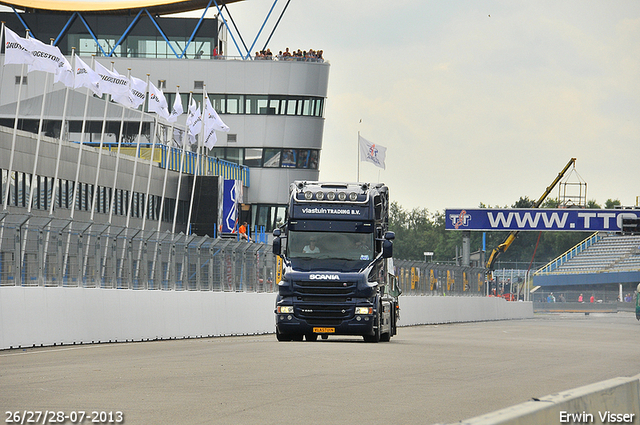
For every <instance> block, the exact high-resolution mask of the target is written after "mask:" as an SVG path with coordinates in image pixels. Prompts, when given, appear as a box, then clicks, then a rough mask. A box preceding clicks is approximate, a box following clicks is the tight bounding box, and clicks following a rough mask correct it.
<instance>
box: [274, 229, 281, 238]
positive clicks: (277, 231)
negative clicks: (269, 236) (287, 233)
mask: <svg viewBox="0 0 640 425" xmlns="http://www.w3.org/2000/svg"><path fill="white" fill-rule="evenodd" d="M280 234H281V233H280V229H273V236H274V237H278V236H280Z"/></svg>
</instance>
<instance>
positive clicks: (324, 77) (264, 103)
mask: <svg viewBox="0 0 640 425" xmlns="http://www.w3.org/2000/svg"><path fill="white" fill-rule="evenodd" d="M227 3H233V1H223V0H219V1H217V2H215V1H209V2H203V1H190V2H162V1H158V2H156V3H155V4H154V5H149V3H148V2H146V3H145V4H144V5H143V4H138V3H137V2H136V1H129V2H119V1H114V2H77V3H75V4H77V9H76V10H73V11H66V10H57V8H58V3H56V2H48V1H29V2H24V1H13V2H5V4H10V5H11V7H12V8H13V11H11V12H3V13H0V20H1V21H3V22H4V23H5V24H4V25H6V27H8V28H10V29H11V30H13V31H14V32H15V33H17V34H19V35H20V36H22V37H25V34H26V30H28V32H29V35H30V36H31V37H34V38H36V39H38V40H40V41H43V42H45V43H48V42H49V40H51V41H52V43H53V44H54V45H56V46H58V47H59V48H60V50H61V52H62V53H63V54H64V55H65V57H67V58H69V60H70V61H71V59H70V58H71V57H72V52H75V54H76V55H78V56H79V57H80V58H82V59H83V60H84V61H85V62H87V63H91V60H92V56H93V57H94V58H95V61H97V62H99V63H100V64H102V65H103V66H105V67H106V68H111V67H112V68H113V69H116V70H117V71H118V72H119V73H120V74H126V73H127V74H128V73H130V75H132V76H135V77H137V78H140V79H143V80H144V79H145V78H146V77H147V75H148V79H149V81H150V82H152V83H153V84H154V85H156V86H157V87H158V88H161V89H162V90H163V91H164V94H165V96H166V98H167V101H168V104H169V105H172V104H173V102H174V99H175V96H176V93H177V92H178V91H179V93H180V96H181V98H182V104H183V106H184V110H185V113H184V114H183V115H182V116H180V117H179V118H178V121H177V123H176V124H175V125H176V126H177V127H178V128H179V127H181V126H182V128H184V126H185V122H186V118H187V114H186V111H187V106H188V101H189V99H190V98H193V99H194V100H195V101H196V102H203V97H204V93H205V91H206V93H208V96H209V98H210V100H211V102H212V104H213V106H214V108H215V109H216V110H217V112H218V113H219V114H220V117H221V118H222V120H223V121H224V122H225V123H226V124H227V125H228V126H229V127H230V129H231V130H230V131H229V132H228V133H218V134H217V139H218V140H217V144H216V145H215V147H214V148H213V149H212V150H210V151H209V150H207V149H201V152H200V153H201V154H202V155H201V156H202V158H200V159H201V162H200V165H197V160H198V159H199V157H198V154H197V152H196V149H195V147H192V148H190V151H189V152H187V154H188V160H187V161H185V163H184V165H183V169H182V173H181V170H180V161H179V160H178V158H179V155H180V151H181V148H180V146H179V145H177V144H176V143H175V141H172V139H173V138H172V137H171V128H172V127H171V125H170V124H169V123H167V122H166V121H163V120H158V119H157V118H155V116H154V114H142V113H141V112H142V110H143V109H144V111H145V112H146V111H148V104H147V103H145V104H144V105H143V107H141V108H140V109H139V110H134V109H124V108H123V107H121V106H119V105H118V104H115V103H113V102H111V103H109V104H108V106H107V107H105V106H104V105H105V103H106V99H107V97H106V96H103V98H102V99H101V98H98V97H96V96H90V98H89V100H88V101H87V113H86V115H85V113H84V108H85V100H86V99H87V96H88V95H87V94H86V92H87V90H85V89H78V90H69V91H68V92H67V90H66V89H65V86H64V85H63V84H62V83H59V82H58V83H53V79H52V78H50V77H48V76H47V74H45V73H44V72H38V71H33V72H29V73H27V72H26V71H24V72H23V71H22V70H21V66H20V65H15V64H11V65H6V66H5V65H4V48H3V50H2V52H1V53H2V64H3V67H2V74H1V75H0V78H1V82H0V170H1V172H2V179H1V184H2V199H3V200H4V199H5V198H6V199H8V204H7V205H3V206H4V207H5V208H4V212H5V213H9V214H14V215H15V214H25V216H42V217H46V216H48V215H49V212H50V211H52V212H53V214H54V216H55V217H56V218H64V219H67V218H69V217H70V216H72V217H73V219H74V220H77V221H84V222H92V223H100V222H107V221H108V222H109V223H114V224H120V225H124V223H125V222H126V223H129V222H130V227H134V228H135V227H138V228H140V227H141V226H142V225H143V224H144V223H145V220H146V226H147V227H149V228H154V229H155V226H156V224H157V223H158V221H159V222H160V224H161V226H160V228H161V230H163V231H164V230H171V229H172V222H173V220H174V216H176V214H177V227H176V228H175V231H176V232H185V233H187V234H188V233H189V232H190V231H193V232H194V233H199V232H207V234H209V233H211V231H210V230H211V228H212V227H213V226H198V224H201V225H202V224H204V222H207V221H209V222H210V221H213V219H212V216H215V214H216V213H217V209H216V208H215V207H214V204H215V203H216V202H217V198H216V196H217V194H214V192H215V190H216V189H217V187H218V183H217V180H216V178H224V179H234V180H238V181H241V182H242V186H243V191H242V192H243V193H242V205H241V214H240V216H239V221H240V222H242V221H247V222H248V223H249V226H250V228H252V229H255V228H260V227H262V228H263V229H264V231H266V232H269V231H271V230H272V229H273V227H274V226H275V225H276V224H277V223H278V222H279V221H280V220H283V218H284V211H285V205H286V203H287V199H288V187H289V183H290V182H292V181H294V180H317V179H318V175H319V168H318V167H319V160H320V156H321V150H322V135H323V128H324V108H325V100H326V95H327V85H328V75H329V64H328V63H327V62H326V61H324V60H322V59H319V58H296V60H276V59H277V58H273V59H272V60H266V59H264V60H256V58H253V57H251V55H250V54H249V51H248V48H247V47H246V46H245V48H244V51H242V50H240V48H241V47H240V48H239V47H238V46H242V45H243V43H244V41H242V42H241V38H240V37H238V36H237V35H234V25H232V19H230V17H231V16H230V12H229V9H228V8H227ZM65 4H74V2H66V3H65ZM285 9H286V8H285ZM191 10H202V11H203V12H202V17H201V18H182V17H167V16H165V15H166V14H167V13H174V12H184V11H191ZM283 13H284V12H283ZM274 30H275V28H274ZM251 47H253V46H251ZM284 47H285V46H282V47H281V48H282V49H284ZM232 49H236V50H238V53H232V52H231V50H232ZM274 50H275V49H274ZM278 50H280V48H279V49H278ZM18 103H19V110H18V113H17V114H16V110H17V108H18ZM63 105H67V107H66V108H64V107H63ZM42 114H44V116H43V119H42V124H40V123H41V119H40V117H41V116H42ZM16 116H17V118H18V119H17V124H16V127H15V128H16V130H15V131H14V123H15V122H16V121H15V118H16ZM85 116H86V120H85V118H84V117H85ZM105 119H106V123H107V124H106V127H105V128H104V129H103V127H102V122H103V120H105ZM65 120H66V121H65ZM63 122H65V124H64V126H63V125H62V123H63ZM83 122H86V129H85V135H84V143H83V146H82V147H80V144H79V141H80V140H81V134H82V128H83V126H82V124H83ZM40 125H41V127H40ZM38 133H39V135H38ZM119 134H123V137H122V139H121V140H120V143H118V142H119V139H118V135H119ZM101 140H102V141H103V146H104V149H105V150H104V152H103V153H104V154H103V155H100V154H99V145H100V141H101ZM13 146H15V148H14V147H13ZM118 147H119V148H120V155H118V153H117V152H118ZM80 150H82V155H81V158H82V160H81V164H80V168H79V179H78V184H77V186H76V189H77V193H76V195H77V196H76V197H75V198H74V185H75V184H74V183H75V181H76V159H77V158H78V156H79V155H78V153H79V151H80ZM11 157H13V162H11ZM205 157H206V158H205ZM34 168H35V172H34ZM97 170H99V177H100V180H99V181H98V183H97V186H96V184H95V182H94V177H95V176H96V174H97V173H98V171H97ZM116 171H117V172H116ZM196 173H197V174H198V178H197V179H196V180H197V181H198V185H197V186H196V185H193V184H192V183H193V180H192V176H193V175H194V174H196ZM181 175H182V177H181ZM33 176H36V177H33ZM56 177H57V179H59V184H55V185H54V178H56ZM148 182H150V183H148ZM148 184H149V186H150V190H147V185H148ZM32 185H33V187H34V188H35V190H33V192H34V197H33V200H32V201H33V202H31V203H28V199H29V194H30V193H31V186H32ZM53 186H55V190H56V193H55V196H54V195H53V194H52V187H53ZM193 188H195V192H196V193H195V194H194V195H195V196H194V199H195V200H194V203H195V206H193V212H192V214H191V217H190V218H191V220H189V217H188V211H190V208H191V207H192V206H191V205H190V200H191V194H192V191H193ZM6 191H9V194H8V195H7V193H6ZM114 192H115V193H114ZM147 192H148V193H149V197H148V199H145V194H146V193H147ZM94 193H97V207H96V208H95V211H92V205H91V204H92V202H91V200H92V196H93V194H94ZM214 195H216V196H214ZM163 198H164V199H163ZM209 198H211V199H209ZM73 199H76V202H75V205H73V206H72V205H71V204H72V202H73ZM112 200H113V202H112ZM145 201H146V202H145ZM52 203H53V204H54V205H53V207H54V208H51V206H52ZM162 203H164V207H163V208H162V210H161V209H160V205H161V204H162ZM176 204H177V208H176ZM143 205H147V210H146V211H144V207H143ZM111 206H112V208H110V207H111ZM214 209H215V210H216V211H214ZM71 211H73V213H72V212H71ZM175 212H177V213H175ZM112 215H113V217H111V216H112ZM3 217H4V216H3ZM189 221H191V224H194V227H193V228H191V229H187V223H189ZM209 224H212V223H209ZM202 229H205V230H202Z"/></svg>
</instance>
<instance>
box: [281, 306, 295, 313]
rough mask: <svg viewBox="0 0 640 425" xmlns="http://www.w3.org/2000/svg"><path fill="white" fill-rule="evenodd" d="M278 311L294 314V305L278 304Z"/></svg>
mask: <svg viewBox="0 0 640 425" xmlns="http://www.w3.org/2000/svg"><path fill="white" fill-rule="evenodd" d="M278 313H280V314H292V313H293V306H292V305H279V306H278Z"/></svg>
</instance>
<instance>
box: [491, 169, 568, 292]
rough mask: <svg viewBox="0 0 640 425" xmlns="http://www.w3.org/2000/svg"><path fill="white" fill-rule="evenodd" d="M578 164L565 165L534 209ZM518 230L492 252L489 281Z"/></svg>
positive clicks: (534, 205)
mask: <svg viewBox="0 0 640 425" xmlns="http://www.w3.org/2000/svg"><path fill="white" fill-rule="evenodd" d="M575 163H576V159H575V158H571V160H569V162H568V163H567V165H565V167H564V168H563V169H562V171H560V172H559V173H558V176H557V177H556V178H555V180H553V182H551V184H550V185H549V186H548V187H547V189H546V190H545V191H544V193H543V194H542V196H540V198H538V200H537V201H536V202H534V203H533V208H538V207H540V205H542V203H543V202H544V200H545V199H546V198H547V196H549V194H550V193H551V191H552V190H553V188H554V187H556V185H557V184H558V182H559V181H560V180H562V178H563V177H564V175H565V174H566V173H567V171H568V170H569V168H570V167H571V166H572V165H574V166H575ZM518 233H519V231H518V230H514V231H512V232H510V233H509V236H507V238H506V239H505V241H504V242H502V243H501V244H500V245H498V247H497V248H494V249H493V251H491V254H490V255H489V259H488V260H487V263H486V268H487V269H488V270H489V271H488V278H489V280H491V278H492V276H491V274H492V272H493V269H494V267H495V263H496V260H497V259H498V257H499V256H500V254H502V253H503V252H505V251H506V250H507V249H509V247H510V246H511V244H512V243H513V242H514V241H515V240H516V238H517V237H518Z"/></svg>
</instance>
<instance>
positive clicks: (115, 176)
mask: <svg viewBox="0 0 640 425" xmlns="http://www.w3.org/2000/svg"><path fill="white" fill-rule="evenodd" d="M130 78H131V68H128V69H127V79H130ZM129 84H131V83H129ZM126 111H127V107H126V106H124V105H122V115H121V116H120V130H119V132H118V151H117V153H116V168H115V170H114V171H113V186H112V187H113V189H112V191H111V205H110V208H109V224H111V219H112V218H113V210H114V209H115V205H114V204H115V200H116V184H117V183H118V167H119V165H120V148H121V147H122V139H123V138H124V134H123V133H124V114H125V112H126ZM126 236H127V235H126V233H125V238H126Z"/></svg>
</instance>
